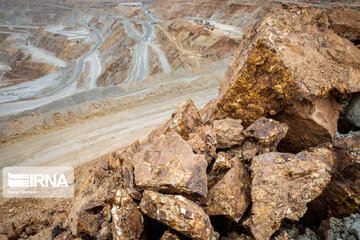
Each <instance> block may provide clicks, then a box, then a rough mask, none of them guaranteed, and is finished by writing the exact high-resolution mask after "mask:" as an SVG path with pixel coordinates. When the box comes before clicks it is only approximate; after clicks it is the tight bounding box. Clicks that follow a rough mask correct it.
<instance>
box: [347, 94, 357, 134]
mask: <svg viewBox="0 0 360 240" xmlns="http://www.w3.org/2000/svg"><path fill="white" fill-rule="evenodd" d="M345 118H346V119H347V120H348V121H349V122H350V123H351V124H352V125H353V126H356V127H358V128H360V93H355V94H354V95H353V96H352V99H351V100H350V102H349V105H348V106H347V108H346V113H345Z"/></svg>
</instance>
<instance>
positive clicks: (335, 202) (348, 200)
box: [304, 135, 360, 224]
mask: <svg viewBox="0 0 360 240" xmlns="http://www.w3.org/2000/svg"><path fill="white" fill-rule="evenodd" d="M334 147H335V149H334V150H335V170H334V171H333V174H332V175H333V176H332V179H331V182H330V183H329V184H328V186H327V187H326V189H325V190H324V192H323V194H321V196H319V197H318V198H317V199H316V200H315V201H313V202H311V203H310V204H309V211H308V212H307V214H306V216H305V217H304V218H305V219H306V221H309V222H310V224H312V223H313V221H312V220H313V219H314V217H315V216H316V218H317V219H326V218H329V217H332V216H335V217H338V218H342V217H345V216H348V215H350V214H351V213H356V212H357V211H358V207H359V206H360V136H356V135H355V136H351V135H350V136H346V137H341V136H339V137H337V138H336V139H335V142H334Z"/></svg>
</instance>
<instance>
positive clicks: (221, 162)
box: [207, 152, 232, 189]
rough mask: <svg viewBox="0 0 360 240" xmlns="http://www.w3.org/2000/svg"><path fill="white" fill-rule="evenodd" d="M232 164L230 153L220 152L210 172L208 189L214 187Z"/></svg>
mask: <svg viewBox="0 0 360 240" xmlns="http://www.w3.org/2000/svg"><path fill="white" fill-rule="evenodd" d="M231 166H232V163H231V160H230V156H229V154H227V153H225V152H219V153H218V154H217V157H216V159H215V161H214V164H213V165H212V167H211V170H210V172H209V174H208V178H207V186H208V189H210V188H212V187H213V186H214V185H215V184H216V183H217V182H218V181H219V180H220V179H222V178H223V177H224V176H225V174H226V172H227V170H228V169H230V168H231Z"/></svg>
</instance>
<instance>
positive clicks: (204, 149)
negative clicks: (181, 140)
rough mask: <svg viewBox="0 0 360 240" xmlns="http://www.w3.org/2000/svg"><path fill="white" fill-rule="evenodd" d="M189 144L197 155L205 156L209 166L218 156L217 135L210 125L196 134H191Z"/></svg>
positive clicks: (201, 128)
mask: <svg viewBox="0 0 360 240" xmlns="http://www.w3.org/2000/svg"><path fill="white" fill-rule="evenodd" d="M187 143H188V144H189V145H190V146H191V147H192V149H193V151H194V152H195V153H197V154H203V155H204V156H205V158H206V160H207V162H208V164H210V163H211V162H212V159H213V158H214V157H215V156H216V147H215V146H216V133H215V131H214V129H213V128H212V127H211V126H209V125H206V126H202V127H200V128H199V129H198V131H197V132H196V133H190V134H189V140H188V141H187Z"/></svg>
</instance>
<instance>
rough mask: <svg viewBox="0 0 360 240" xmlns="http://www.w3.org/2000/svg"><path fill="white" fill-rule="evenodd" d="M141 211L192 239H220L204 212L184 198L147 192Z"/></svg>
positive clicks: (142, 201) (141, 204) (141, 203)
mask: <svg viewBox="0 0 360 240" xmlns="http://www.w3.org/2000/svg"><path fill="white" fill-rule="evenodd" d="M140 209H141V211H142V212H143V213H144V214H146V215H148V216H149V217H151V218H154V219H156V220H157V221H160V222H162V223H164V224H166V225H167V226H169V227H171V228H173V229H175V230H177V231H179V232H181V233H183V234H184V235H186V236H189V237H191V238H192V239H195V240H216V239H217V238H218V236H217V234H216V233H215V232H214V229H213V227H212V226H211V223H210V219H209V217H208V216H207V215H206V214H205V212H204V210H202V209H201V208H200V207H199V206H198V205H196V204H195V203H193V202H191V201H189V200H187V199H186V198H184V197H183V196H180V195H175V196H174V195H164V194H161V193H156V192H152V191H145V192H144V195H143V198H142V200H141V202H140Z"/></svg>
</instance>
